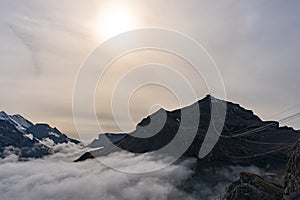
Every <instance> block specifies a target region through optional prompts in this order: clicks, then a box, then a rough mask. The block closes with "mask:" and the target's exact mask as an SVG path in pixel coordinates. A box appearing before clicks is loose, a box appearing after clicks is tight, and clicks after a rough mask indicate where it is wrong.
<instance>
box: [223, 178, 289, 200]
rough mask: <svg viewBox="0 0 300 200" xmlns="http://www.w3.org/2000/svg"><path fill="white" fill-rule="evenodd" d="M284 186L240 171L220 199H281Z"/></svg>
mask: <svg viewBox="0 0 300 200" xmlns="http://www.w3.org/2000/svg"><path fill="white" fill-rule="evenodd" d="M283 194H284V188H283V187H281V186H279V185H276V184H274V183H271V182H269V181H267V180H265V179H264V178H262V177H261V176H258V175H255V174H252V173H248V172H241V174H240V179H239V180H238V181H236V182H234V183H232V184H231V185H230V186H229V187H228V188H227V189H226V193H225V195H224V196H223V197H222V198H221V200H251V199H253V200H254V199H255V200H257V199H263V200H281V199H282V197H283Z"/></svg>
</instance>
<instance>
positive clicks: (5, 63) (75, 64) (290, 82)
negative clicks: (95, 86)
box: [0, 0, 300, 137]
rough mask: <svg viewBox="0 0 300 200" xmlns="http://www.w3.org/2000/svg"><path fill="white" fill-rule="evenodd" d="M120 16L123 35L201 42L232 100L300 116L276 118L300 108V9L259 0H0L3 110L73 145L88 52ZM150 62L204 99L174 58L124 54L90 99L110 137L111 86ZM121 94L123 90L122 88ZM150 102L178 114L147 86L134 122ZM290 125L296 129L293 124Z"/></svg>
mask: <svg viewBox="0 0 300 200" xmlns="http://www.w3.org/2000/svg"><path fill="white" fill-rule="evenodd" d="M123 11H124V13H125V15H124V16H122V15H121V17H122V18H123V20H124V23H125V22H126V23H128V27H125V28H124V29H131V28H143V27H162V28H168V29H174V30H176V31H180V32H182V33H184V34H186V35H188V36H190V37H192V38H194V39H195V40H196V41H197V42H199V43H201V44H202V45H203V46H204V47H205V48H206V49H207V51H208V52H209V53H210V55H211V56H212V57H213V59H214V61H215V62H216V64H217V65H218V67H219V70H220V73H221V76H222V78H223V81H224V84H225V88H226V96H227V99H228V100H230V101H234V102H237V103H239V104H241V105H242V106H244V107H246V108H249V109H252V110H254V112H255V113H256V114H258V115H259V116H260V117H262V118H263V119H265V120H270V119H277V120H278V119H281V118H284V117H285V116H288V115H292V114H295V113H297V112H299V111H300V108H299V107H295V108H294V109H292V110H290V111H289V112H286V113H283V114H282V115H277V116H275V117H272V116H273V115H275V114H277V113H279V112H281V111H283V110H286V109H288V108H290V107H292V106H295V105H297V104H299V99H300V92H299V91H300V79H299V78H298V76H299V73H300V67H299V53H300V37H299V35H300V2H299V1H262V0H260V1H246V0H245V1H222V2H220V1H218V2H216V1H173V0H172V1H159V0H153V1H143V0H137V1H98V0H97V1H96V0H95V1H88V0H78V1H73V0H60V1H47V2H46V1H39V0H18V1H11V0H0V42H1V45H0V63H1V67H0V90H1V95H0V102H1V103H0V110H4V111H6V112H7V113H10V114H13V113H20V114H22V115H23V116H25V117H26V118H28V119H31V120H32V121H33V122H35V123H37V122H47V123H50V124H51V125H52V126H56V127H58V128H59V129H60V130H61V131H63V132H66V133H68V134H69V135H71V136H73V137H76V131H75V129H74V122H73V119H72V91H73V84H74V81H75V77H76V74H77V72H78V70H79V68H80V65H81V63H82V62H83V61H84V59H85V58H86V57H87V56H88V55H89V53H90V52H91V51H92V50H93V49H94V48H96V47H97V46H98V45H99V44H101V43H102V42H104V41H105V39H107V38H109V37H110V36H112V34H113V33H114V32H113V31H117V32H118V29H117V28H118V27H120V24H119V25H118V18H116V19H117V21H116V20H112V19H111V18H109V17H111V16H118V14H120V13H122V12H123ZM126 17H128V18H129V19H127V21H126ZM125 25H126V24H125ZM115 29H117V30H115ZM149 62H158V63H164V64H167V65H171V66H174V67H175V68H176V67H177V68H178V69H185V70H183V71H185V72H183V73H186V74H187V76H188V78H189V79H190V80H191V82H192V84H193V85H194V86H195V87H196V88H197V87H198V91H197V96H198V97H199V98H201V97H203V96H204V95H205V94H206V93H207V90H206V89H205V87H204V85H203V83H201V82H199V83H198V82H197V80H199V77H198V78H197V77H193V73H191V72H189V71H188V67H189V66H188V64H187V63H185V62H183V61H182V60H180V59H179V58H176V57H174V56H172V55H168V54H167V53H164V52H157V51H151V50H148V51H144V52H138V53H133V54H131V55H128V56H125V57H123V58H121V59H120V60H119V61H118V62H117V63H115V64H114V65H113V66H112V68H111V72H110V74H109V76H108V77H106V79H105V80H106V81H105V80H104V82H103V85H104V86H105V87H106V86H107V87H106V92H104V93H100V94H98V93H97V96H96V100H97V101H96V104H97V105H96V107H97V115H98V116H99V117H100V118H101V123H103V124H105V127H106V129H107V131H109V130H111V131H117V129H116V127H115V124H114V123H113V121H112V117H111V111H110V109H109V108H110V107H109V106H107V105H106V104H107V103H108V102H107V101H105V99H106V98H107V96H106V95H108V93H109V91H111V89H112V85H111V84H112V83H113V82H114V81H115V80H118V77H120V76H122V73H123V72H124V69H127V70H128V69H131V68H130V66H136V65H140V64H144V63H149ZM121 68H122V70H121ZM160 75H161V76H162V74H160ZM168 78H171V79H172V78H173V79H175V78H174V77H172V76H169V77H168ZM122 87H123V88H124V90H126V87H127V85H123V86H122ZM168 102H169V103H168ZM153 104H161V105H163V106H164V107H166V108H169V109H174V108H176V106H178V104H177V103H176V101H174V96H172V95H170V94H169V93H167V92H165V91H164V90H163V88H160V87H157V86H149V88H147V87H145V88H144V89H143V90H142V91H137V92H136V94H135V95H134V96H133V98H132V103H131V104H130V111H131V113H132V118H133V120H134V121H136V122H137V121H139V120H140V119H141V117H143V116H145V115H146V114H147V113H148V110H149V108H150V107H151V105H153ZM88 123H89V119H87V126H88ZM287 124H288V125H292V126H294V127H295V128H300V122H299V118H297V119H294V120H292V121H289V122H288V123H287ZM88 131H95V130H88Z"/></svg>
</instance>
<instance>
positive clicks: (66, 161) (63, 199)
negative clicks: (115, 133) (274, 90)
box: [0, 143, 259, 200]
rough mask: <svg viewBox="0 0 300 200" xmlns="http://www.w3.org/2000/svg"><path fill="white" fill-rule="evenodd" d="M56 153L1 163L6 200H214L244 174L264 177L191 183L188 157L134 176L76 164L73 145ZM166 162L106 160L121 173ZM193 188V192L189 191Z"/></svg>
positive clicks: (117, 156)
mask: <svg viewBox="0 0 300 200" xmlns="http://www.w3.org/2000/svg"><path fill="white" fill-rule="evenodd" d="M53 151H54V152H55V154H53V155H51V156H49V157H46V158H44V159H36V160H30V161H27V162H20V161H18V160H17V158H18V157H17V156H15V155H14V154H11V155H10V156H8V157H6V158H5V159H0V193H1V199H5V200H15V199H18V200H19V199H20V200H40V199H47V200H69V199H72V200H82V199H86V200H95V199H105V200H127V199H128V200H140V199H149V200H164V199H185V200H193V199H208V200H210V199H215V198H216V197H218V196H219V195H220V194H222V193H223V192H224V190H225V187H226V186H227V185H228V184H229V183H231V182H232V181H234V180H236V179H237V178H238V174H239V172H240V171H243V170H246V171H250V172H254V173H258V174H259V170H257V169H255V168H252V167H251V168H242V167H229V168H227V169H222V170H219V171H217V172H216V173H215V174H214V175H213V176H210V177H209V178H207V177H206V178H205V175H206V176H207V174H206V173H205V174H203V179H201V177H202V176H201V177H198V178H197V179H195V180H193V181H191V180H190V179H189V178H190V177H191V175H192V174H194V172H193V171H192V170H191V169H192V168H193V166H194V164H195V160H193V159H187V160H185V161H181V162H179V163H177V164H172V165H169V166H167V167H165V168H163V169H162V170H159V171H156V172H151V173H147V174H132V173H125V172H121V171H117V170H114V169H111V168H109V167H106V166H104V165H103V164H101V163H100V162H99V161H98V160H97V159H93V160H87V161H84V162H78V163H74V162H72V161H73V160H75V159H76V158H78V157H79V156H80V155H81V154H82V153H83V152H85V151H87V149H86V148H83V147H82V146H78V145H75V144H73V143H67V144H58V145H56V146H54V147H53ZM166 160H167V159H164V158H160V159H157V158H154V157H153V156H151V155H150V154H141V155H135V154H131V153H126V152H117V153H113V154H110V155H108V156H107V157H106V161H109V162H111V163H117V164H115V166H118V168H119V169H121V170H122V171H128V170H129V169H130V171H134V170H137V171H140V169H144V170H145V169H146V171H147V169H151V168H159V167H158V166H165V165H166V162H165V161H166ZM191 187H193V188H194V189H193V190H194V191H193V192H190V193H186V192H184V191H188V190H190V189H188V188H191ZM183 188H185V189H183Z"/></svg>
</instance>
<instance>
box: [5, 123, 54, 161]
mask: <svg viewBox="0 0 300 200" xmlns="http://www.w3.org/2000/svg"><path fill="white" fill-rule="evenodd" d="M7 148H16V151H18V152H15V153H17V154H18V155H19V156H20V157H23V158H29V157H33V158H40V157H42V156H44V155H48V154H49V150H50V149H49V148H48V147H46V146H44V145H42V144H41V143H39V141H37V140H36V139H34V138H32V139H30V138H28V137H26V136H25V135H24V134H23V133H21V132H20V131H19V130H17V129H16V128H15V127H14V126H13V125H12V124H11V123H10V122H8V121H4V120H0V157H1V158H4V157H5V156H6V155H5V150H6V149H7ZM14 151H15V150H14Z"/></svg>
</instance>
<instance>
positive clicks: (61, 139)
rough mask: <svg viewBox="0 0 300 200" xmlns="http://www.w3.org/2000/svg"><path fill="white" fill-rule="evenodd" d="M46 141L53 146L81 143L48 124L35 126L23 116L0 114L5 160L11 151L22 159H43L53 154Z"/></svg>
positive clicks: (0, 143) (1, 149) (1, 152)
mask: <svg viewBox="0 0 300 200" xmlns="http://www.w3.org/2000/svg"><path fill="white" fill-rule="evenodd" d="M45 141H48V142H49V141H50V142H51V143H53V144H59V143H67V142H73V143H76V144H78V143H80V142H79V141H77V140H75V139H72V138H69V137H67V136H66V135H65V134H63V133H61V132H60V131H59V130H58V129H57V128H52V127H50V126H49V125H48V124H33V123H32V122H30V121H29V120H27V119H25V118H24V117H22V116H21V115H8V114H6V113H5V112H4V111H1V112H0V157H1V158H4V157H5V156H6V155H7V154H9V153H10V151H13V153H15V154H18V155H19V157H21V158H27V157H33V158H40V157H43V156H45V155H48V154H50V153H51V146H47V145H46V143H45Z"/></svg>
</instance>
